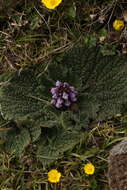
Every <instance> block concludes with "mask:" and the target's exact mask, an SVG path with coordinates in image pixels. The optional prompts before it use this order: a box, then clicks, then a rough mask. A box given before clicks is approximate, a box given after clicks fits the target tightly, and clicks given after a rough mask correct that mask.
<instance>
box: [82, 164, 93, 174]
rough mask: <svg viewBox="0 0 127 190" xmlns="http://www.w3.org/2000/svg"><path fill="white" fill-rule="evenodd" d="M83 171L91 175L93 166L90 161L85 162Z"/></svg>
mask: <svg viewBox="0 0 127 190" xmlns="http://www.w3.org/2000/svg"><path fill="white" fill-rule="evenodd" d="M84 172H85V173H86V174H88V175H93V174H94V172H95V167H94V165H93V164H92V163H87V164H85V165H84Z"/></svg>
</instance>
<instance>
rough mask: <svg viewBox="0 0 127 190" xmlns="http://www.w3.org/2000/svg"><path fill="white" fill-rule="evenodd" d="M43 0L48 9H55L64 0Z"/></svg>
mask: <svg viewBox="0 0 127 190" xmlns="http://www.w3.org/2000/svg"><path fill="white" fill-rule="evenodd" d="M41 1H42V3H43V4H44V5H45V7H47V8H48V9H55V8H56V7H57V6H58V5H59V4H60V3H61V2H62V0H41Z"/></svg>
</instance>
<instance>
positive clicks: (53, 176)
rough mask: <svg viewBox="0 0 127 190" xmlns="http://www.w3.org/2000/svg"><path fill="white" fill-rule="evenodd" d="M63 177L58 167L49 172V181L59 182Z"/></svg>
mask: <svg viewBox="0 0 127 190" xmlns="http://www.w3.org/2000/svg"><path fill="white" fill-rule="evenodd" d="M60 178H61V173H60V172H58V171H57V170H56V169H52V170H50V171H49V172H48V181H49V182H51V183H58V182H59V181H60Z"/></svg>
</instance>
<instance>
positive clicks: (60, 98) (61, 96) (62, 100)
mask: <svg viewBox="0 0 127 190" xmlns="http://www.w3.org/2000/svg"><path fill="white" fill-rule="evenodd" d="M50 92H51V94H52V100H51V104H53V105H54V106H55V107H56V108H62V107H63V106H70V105H71V104H72V103H73V102H76V101H77V94H78V92H77V91H76V90H75V88H74V87H73V86H70V85H69V84H68V83H67V82H60V81H57V82H56V87H55V88H52V89H51V91H50Z"/></svg>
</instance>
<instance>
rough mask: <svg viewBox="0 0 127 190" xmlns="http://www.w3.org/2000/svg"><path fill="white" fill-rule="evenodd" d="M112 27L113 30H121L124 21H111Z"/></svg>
mask: <svg viewBox="0 0 127 190" xmlns="http://www.w3.org/2000/svg"><path fill="white" fill-rule="evenodd" d="M113 28H114V29H115V30H118V31H119V30H122V29H123V28H124V21H123V20H115V21H114V22H113Z"/></svg>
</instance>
